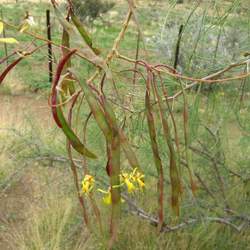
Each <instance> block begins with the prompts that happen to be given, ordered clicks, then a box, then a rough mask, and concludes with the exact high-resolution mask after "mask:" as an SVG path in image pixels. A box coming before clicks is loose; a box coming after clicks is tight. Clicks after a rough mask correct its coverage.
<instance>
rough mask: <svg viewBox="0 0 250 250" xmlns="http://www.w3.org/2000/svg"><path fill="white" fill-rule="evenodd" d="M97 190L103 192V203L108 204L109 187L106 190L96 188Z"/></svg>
mask: <svg viewBox="0 0 250 250" xmlns="http://www.w3.org/2000/svg"><path fill="white" fill-rule="evenodd" d="M98 191H99V192H101V193H103V194H105V196H104V197H103V198H102V200H103V203H104V204H106V205H110V204H111V203H112V197H111V188H109V189H108V191H104V190H102V189H98Z"/></svg>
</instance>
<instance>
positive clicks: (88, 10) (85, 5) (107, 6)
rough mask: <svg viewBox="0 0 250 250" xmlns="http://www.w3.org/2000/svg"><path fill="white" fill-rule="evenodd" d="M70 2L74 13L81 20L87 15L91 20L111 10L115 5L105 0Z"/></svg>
mask: <svg viewBox="0 0 250 250" xmlns="http://www.w3.org/2000/svg"><path fill="white" fill-rule="evenodd" d="M72 2H73V7H74V11H75V13H76V14H77V16H79V17H80V19H81V20H82V21H83V20H85V19H86V18H87V17H89V18H90V20H91V21H93V20H95V19H96V18H98V17H100V15H102V14H105V13H106V12H108V11H109V10H111V9H112V8H113V7H114V5H115V3H114V2H108V1H106V0H105V1H103V0H84V1H82V0H73V1H72Z"/></svg>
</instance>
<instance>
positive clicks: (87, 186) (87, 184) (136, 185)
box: [81, 168, 145, 205]
mask: <svg viewBox="0 0 250 250" xmlns="http://www.w3.org/2000/svg"><path fill="white" fill-rule="evenodd" d="M120 180H121V184H120V185H119V186H115V187H113V188H118V187H122V186H124V185H125V186H126V187H127V191H128V193H134V192H135V191H137V190H141V191H142V190H143V189H144V188H145V183H144V175H143V174H142V173H140V172H139V171H138V169H137V168H135V169H134V170H133V172H131V173H127V172H123V173H121V174H120ZM94 185H95V179H94V177H93V176H92V175H88V174H87V175H85V176H84V179H83V181H82V189H81V193H82V194H85V195H89V194H90V193H91V192H92V191H93V189H94ZM98 191H99V192H101V193H103V194H104V197H103V198H102V200H103V202H104V204H106V205H110V204H111V203H112V196H111V187H109V188H108V190H107V191H106V190H103V189H98ZM121 202H124V200H123V199H121Z"/></svg>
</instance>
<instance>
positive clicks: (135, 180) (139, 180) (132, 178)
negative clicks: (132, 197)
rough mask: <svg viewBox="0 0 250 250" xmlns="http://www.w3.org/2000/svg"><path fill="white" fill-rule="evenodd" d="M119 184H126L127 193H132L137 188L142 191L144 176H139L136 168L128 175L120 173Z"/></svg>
mask: <svg viewBox="0 0 250 250" xmlns="http://www.w3.org/2000/svg"><path fill="white" fill-rule="evenodd" d="M121 182H124V183H125V184H126V186H127V189H128V192H129V193H133V192H134V191H136V190H137V189H138V187H139V189H143V188H144V187H145V183H144V175H143V174H141V173H140V172H139V171H138V169H137V168H135V169H134V170H133V172H132V173H130V174H128V173H122V174H121ZM136 186H137V187H136Z"/></svg>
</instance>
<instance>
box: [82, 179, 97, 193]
mask: <svg viewBox="0 0 250 250" xmlns="http://www.w3.org/2000/svg"><path fill="white" fill-rule="evenodd" d="M94 184H95V179H94V177H93V176H92V175H88V174H86V175H85V176H84V179H83V181H82V193H83V194H86V195H88V194H89V193H90V192H91V191H92V190H93V188H94Z"/></svg>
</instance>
